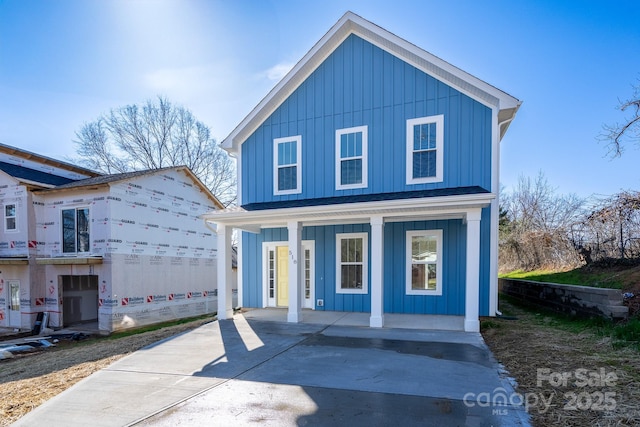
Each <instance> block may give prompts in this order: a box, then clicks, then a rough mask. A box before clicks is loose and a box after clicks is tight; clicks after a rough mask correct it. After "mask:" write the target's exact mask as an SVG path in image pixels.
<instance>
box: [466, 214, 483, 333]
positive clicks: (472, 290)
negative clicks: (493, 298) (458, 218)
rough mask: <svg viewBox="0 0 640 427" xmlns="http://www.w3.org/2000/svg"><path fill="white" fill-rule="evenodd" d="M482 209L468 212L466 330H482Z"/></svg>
mask: <svg viewBox="0 0 640 427" xmlns="http://www.w3.org/2000/svg"><path fill="white" fill-rule="evenodd" d="M481 216H482V211H481V210H480V209H472V210H470V211H468V212H467V280H466V292H465V310H464V330H465V331H466V332H480V320H479V312H480V217H481Z"/></svg>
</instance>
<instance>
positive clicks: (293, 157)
mask: <svg viewBox="0 0 640 427" xmlns="http://www.w3.org/2000/svg"><path fill="white" fill-rule="evenodd" d="M301 142H302V137H301V136H300V135H298V136H289V137H286V138H276V139H274V140H273V159H274V167H273V194H295V193H301V192H302V149H301V147H300V145H301Z"/></svg>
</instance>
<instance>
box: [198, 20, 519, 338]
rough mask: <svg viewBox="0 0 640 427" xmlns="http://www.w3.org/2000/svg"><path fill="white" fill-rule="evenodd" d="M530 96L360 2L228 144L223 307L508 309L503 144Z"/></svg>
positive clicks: (471, 318)
mask: <svg viewBox="0 0 640 427" xmlns="http://www.w3.org/2000/svg"><path fill="white" fill-rule="evenodd" d="M520 104H521V103H520V101H519V100H517V99H515V98H513V97H512V96H510V95H508V94H506V93H505V92H503V91H501V90H499V89H497V88H495V87H494V86H491V85H490V84H488V83H485V82H484V81H482V80H480V79H478V78H476V77H474V76H472V75H470V74H468V73H466V72H464V71H462V70H460V69H459V68H456V67H455V66H453V65H451V64H449V63H447V62H445V61H443V60H442V59H440V58H437V57H435V56H433V55H432V54H430V53H428V52H426V51H424V50H422V49H420V48H418V47H417V46H415V45H413V44H411V43H409V42H407V41H405V40H403V39H401V38H399V37H397V36H396V35H394V34H392V33H390V32H388V31H386V30H384V29H382V28H380V27H378V26H377V25H375V24H373V23H371V22H369V21H367V20H365V19H363V18H361V17H360V16H357V15H355V14H353V13H351V12H348V13H346V14H345V15H344V16H343V17H342V18H341V19H340V20H339V21H338V22H337V23H336V24H335V25H334V26H333V27H332V28H331V29H330V30H329V32H328V33H327V34H326V35H325V36H324V37H323V38H322V39H321V40H320V41H319V42H318V43H317V44H316V45H315V46H314V47H313V48H312V49H311V50H310V51H309V52H308V53H307V54H306V55H305V56H304V57H303V58H302V59H301V60H300V62H298V64H297V65H296V66H295V67H294V68H293V69H292V70H291V71H290V72H289V73H288V74H287V75H286V76H285V77H284V78H283V79H282V81H280V82H279V83H278V84H277V85H276V86H275V87H274V89H273V90H272V91H271V92H270V93H269V94H268V95H267V96H266V97H265V98H264V99H263V100H262V101H261V102H260V103H259V104H258V105H257V106H256V107H255V108H254V109H253V110H252V111H251V112H250V113H249V115H248V116H247V117H246V118H245V119H244V120H243V121H242V122H241V123H240V124H239V125H238V126H237V127H236V128H235V130H234V131H233V132H232V133H231V134H230V135H229V136H228V137H227V138H226V139H225V140H224V141H223V142H222V147H223V148H224V149H226V150H227V151H228V152H229V153H230V154H231V155H232V156H233V157H235V158H236V159H237V165H238V197H239V205H240V206H239V207H236V208H230V209H227V210H221V211H215V212H211V213H208V214H206V215H204V219H205V220H206V221H208V222H210V223H215V225H216V226H217V232H218V270H217V274H218V284H219V289H218V302H219V307H218V316H219V318H221V319H225V318H230V317H231V316H232V306H231V280H230V278H231V271H230V269H231V252H230V248H231V245H230V241H231V234H232V232H233V230H234V229H235V230H239V231H241V233H240V239H239V259H238V285H239V289H240V294H241V296H240V301H241V305H242V306H243V307H259V308H262V307H287V308H288V312H287V319H288V321H289V322H299V321H300V320H301V319H302V316H303V315H304V309H311V310H330V311H346V312H364V313H370V326H371V327H382V326H384V317H385V315H386V314H390V313H404V314H423V315H425V314H426V315H447V316H448V317H447V319H451V324H452V325H454V326H455V325H457V327H456V329H461V330H465V331H478V330H479V316H493V315H495V313H496V309H497V292H498V291H497V274H498V267H497V265H498V188H499V143H500V140H501V139H502V137H503V136H504V134H505V132H506V130H507V128H508V126H509V124H510V122H511V121H512V120H513V118H514V117H515V114H516V112H517V110H518V108H519V106H520ZM225 284H226V285H225Z"/></svg>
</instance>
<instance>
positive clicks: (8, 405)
mask: <svg viewBox="0 0 640 427" xmlns="http://www.w3.org/2000/svg"><path fill="white" fill-rule="evenodd" d="M500 308H501V309H502V310H503V311H504V312H505V314H508V315H509V316H510V317H515V318H516V320H507V319H486V320H484V321H483V336H484V338H485V340H486V342H487V344H488V345H489V347H490V348H491V350H492V351H493V353H494V355H495V357H496V359H497V360H498V361H499V362H500V363H502V364H503V365H504V366H505V368H506V369H507V370H508V371H509V375H510V376H511V377H513V378H515V380H516V381H517V383H518V388H517V389H516V391H517V393H518V396H522V398H523V399H524V400H525V401H526V402H529V403H530V405H529V406H530V407H529V413H530V414H531V416H532V421H533V425H534V426H549V425H562V426H638V425H640V409H639V407H638V403H637V402H638V401H639V399H640V387H639V386H638V384H640V358H639V357H638V356H639V354H638V352H637V351H635V350H632V349H629V348H622V349H614V348H613V346H612V343H611V342H610V340H608V339H602V338H598V337H596V336H595V335H593V334H592V333H590V332H582V333H575V332H567V331H564V330H562V329H559V328H558V327H555V326H553V325H552V324H553V319H552V318H549V317H547V316H544V315H536V314H535V313H532V312H528V311H525V310H523V309H521V308H518V307H515V306H512V305H509V304H506V303H501V307H500ZM208 321H210V320H198V321H194V322H191V323H186V324H182V325H178V326H172V327H167V328H163V329H159V330H156V331H152V332H146V333H142V334H139V335H133V336H129V337H124V338H119V339H104V338H99V339H90V340H85V341H80V342H67V343H61V345H59V346H58V347H56V348H51V349H48V350H45V351H40V352H36V353H32V354H29V355H25V356H20V357H17V358H14V359H7V360H2V361H0V426H6V425H9V424H11V423H12V422H14V421H16V420H17V419H18V418H20V417H21V416H23V415H24V414H26V413H27V412H29V411H31V410H32V409H33V408H35V407H36V406H38V405H40V404H41V403H43V402H45V401H46V400H48V399H50V398H51V397H53V396H55V395H56V394H58V393H60V392H62V391H64V390H65V389H67V388H69V387H71V386H72V385H73V384H75V383H76V382H78V381H80V380H81V379H83V378H85V377H87V376H89V375H91V374H92V373H93V372H96V371H98V370H100V369H102V368H104V367H106V366H108V365H109V364H111V363H113V362H114V361H116V360H118V359H119V358H121V357H124V356H126V355H127V354H129V353H131V352H133V351H135V350H137V349H139V348H142V347H144V346H146V345H149V344H152V343H154V342H156V341H159V340H161V339H164V338H167V337H169V336H172V335H175V334H177V333H180V332H183V331H185V330H188V329H192V328H195V327H197V326H200V325H202V324H204V323H206V322H208ZM518 396H516V398H517V397H518Z"/></svg>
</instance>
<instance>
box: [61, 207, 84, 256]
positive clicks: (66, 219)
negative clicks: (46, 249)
mask: <svg viewBox="0 0 640 427" xmlns="http://www.w3.org/2000/svg"><path fill="white" fill-rule="evenodd" d="M89 244H90V240H89V208H75V209H63V210H62V252H63V253H65V254H75V253H86V252H89V251H90V249H91V248H90V246H89Z"/></svg>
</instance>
